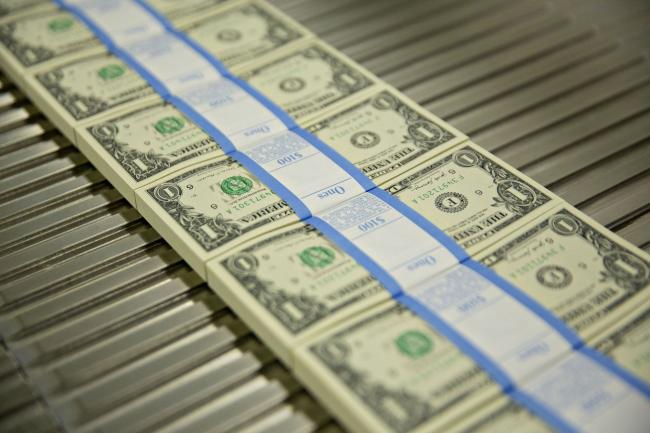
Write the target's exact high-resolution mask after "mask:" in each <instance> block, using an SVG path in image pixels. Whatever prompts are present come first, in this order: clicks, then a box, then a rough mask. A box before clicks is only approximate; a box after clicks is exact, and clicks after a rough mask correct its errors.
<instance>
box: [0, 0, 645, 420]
mask: <svg viewBox="0 0 650 433" xmlns="http://www.w3.org/2000/svg"><path fill="white" fill-rule="evenodd" d="M273 3H275V4H276V5H278V6H279V7H280V8H282V9H283V10H285V11H286V12H287V13H288V14H289V15H292V16H293V17H295V18H296V19H298V20H299V21H301V22H302V23H304V24H305V25H306V26H307V27H309V28H310V29H312V30H313V31H315V32H316V33H317V34H318V35H319V36H321V37H322V38H323V39H325V40H326V41H328V42H330V43H332V44H333V45H334V46H336V47H337V48H339V49H341V50H342V51H343V52H345V53H346V54H348V55H350V56H351V57H352V58H354V59H356V60H358V61H360V62H361V63H362V64H363V65H364V66H366V67H367V68H368V69H370V70H371V71H373V72H375V73H376V74H378V75H379V76H380V77H382V78H384V79H386V80H387V81H388V82H389V83H390V84H392V85H394V86H396V87H398V88H400V89H401V90H402V91H404V92H405V93H406V94H407V95H409V96H410V97H412V98H413V99H415V100H416V101H418V102H420V103H421V104H423V105H424V106H425V107H427V108H429V109H430V110H431V111H433V112H434V113H435V114H437V115H439V116H441V117H443V118H445V119H446V120H448V121H450V122H451V123H452V124H454V125H455V126H457V127H458V128H460V129H461V130H463V131H464V132H466V133H468V134H469V135H470V136H471V137H472V138H473V139H474V140H475V141H476V142H478V143H479V144H481V145H483V146H484V147H486V148H488V149H490V150H492V151H493V152H495V153H496V154H497V155H498V156H500V157H502V158H504V159H505V160H506V161H508V162H510V163H512V164H513V165H515V166H517V167H519V168H521V169H523V170H524V171H525V172H526V173H528V174H529V175H531V176H532V177H534V178H535V179H537V180H538V181H540V182H542V183H543V184H545V185H547V186H548V187H549V188H551V189H552V190H553V191H555V192H557V193H558V194H560V195H561V196H562V197H564V198H566V199H567V200H568V201H570V202H571V203H573V204H574V205H576V206H578V207H579V208H581V209H582V210H583V211H585V212H586V213H588V214H589V215H592V216H593V217H594V218H596V219H597V220H598V221H600V222H601V223H603V224H605V225H606V226H608V227H609V228H611V229H612V230H614V231H616V232H617V233H619V234H620V235H622V236H623V237H625V238H627V239H628V240H630V241H631V242H633V243H635V244H636V245H638V246H640V247H641V248H644V249H646V251H650V212H649V210H650V188H649V187H648V186H649V181H650V170H649V169H650V73H649V71H648V59H647V55H648V52H647V47H648V43H647V42H648V41H649V40H650V39H649V35H650V26H648V24H650V4H648V3H647V2H646V1H643V0H638V1H637V0H625V1H619V0H600V1H589V0H578V1H575V0H574V1H569V0H554V1H550V0H549V1H540V0H527V1H516V2H515V1H507V0H481V1H466V2H458V1H453V0H439V1H410V2H395V1H390V0H380V1H372V2H370V1H359V0H332V1H327V2H323V1H317V0H306V1H305V0H275V1H273ZM0 85H1V87H0V335H1V337H2V340H1V344H2V346H1V347H0V389H1V390H2V393H3V395H7V396H10V398H8V399H2V401H0V430H1V431H3V432H5V431H7V432H54V431H64V430H65V431H71V432H77V431H82V432H118V431H120V432H122V431H124V432H149V431H162V432H181V431H192V432H227V431H241V432H247V433H256V432H278V433H279V432H312V431H317V430H318V431H322V432H323V433H324V432H330V433H334V432H338V431H340V428H339V427H338V426H337V425H336V423H335V422H333V421H332V419H331V417H330V415H329V414H327V413H326V412H325V411H324V410H323V409H322V408H321V407H320V406H319V405H318V403H316V402H315V401H314V400H313V399H312V398H311V397H309V395H308V394H307V393H305V392H304V390H302V387H301V385H300V384H299V383H298V382H297V381H296V380H295V379H294V378H292V377H291V374H290V373H289V372H288V371H287V370H286V369H285V368H284V367H283V366H281V365H280V364H279V363H278V362H277V360H276V359H275V358H274V356H273V355H272V354H271V353H270V352H269V351H268V350H267V349H266V348H265V347H264V346H263V344H262V343H261V342H259V340H257V339H256V337H255V336H254V335H251V333H250V331H249V330H248V328H247V327H246V326H245V324H243V323H242V322H241V321H240V320H239V319H238V318H237V317H236V315H234V313H233V312H231V311H230V310H229V309H228V308H227V306H226V305H224V304H223V302H221V300H219V299H218V298H217V297H216V296H215V295H214V294H213V293H212V292H210V291H209V290H208V289H207V288H206V287H205V285H204V284H203V283H202V282H201V281H200V280H199V279H198V277H196V275H194V274H193V273H192V272H191V270H190V269H189V267H188V266H187V265H186V264H185V263H184V262H183V261H182V260H181V259H180V257H178V255H177V254H176V253H175V252H174V251H173V250H172V249H171V248H170V247H169V246H168V245H167V244H166V243H165V242H164V241H162V240H161V239H160V238H159V236H158V235H157V234H156V233H155V232H154V231H153V230H152V229H151V228H150V227H149V226H148V224H147V223H146V221H144V220H143V219H142V218H140V217H139V215H137V213H135V212H134V211H133V210H132V209H131V208H130V206H129V205H128V204H127V202H126V201H125V200H124V199H123V198H122V197H120V195H119V194H118V193H117V192H116V191H115V190H114V189H113V188H112V187H111V186H110V185H109V184H108V183H107V182H106V181H105V179H104V178H103V177H102V176H101V175H100V174H99V173H98V172H97V171H96V170H95V169H94V168H93V167H92V166H91V165H90V164H89V163H88V162H87V161H86V160H85V159H84V158H83V156H82V155H81V154H79V153H78V152H77V151H76V150H75V149H74V147H73V146H71V144H70V143H69V142H68V141H67V140H66V139H64V138H63V137H62V136H61V135H60V134H59V133H58V132H57V131H55V130H54V129H53V128H52V126H51V124H50V123H49V122H47V120H46V119H45V118H44V117H43V116H42V115H41V114H40V113H39V112H38V110H36V109H35V108H34V107H33V106H32V105H31V104H30V102H29V101H27V100H26V99H25V98H24V96H23V94H22V92H20V91H19V90H18V89H16V88H15V87H13V86H12V84H11V83H10V82H9V81H8V80H7V79H6V78H4V77H3V76H0Z"/></svg>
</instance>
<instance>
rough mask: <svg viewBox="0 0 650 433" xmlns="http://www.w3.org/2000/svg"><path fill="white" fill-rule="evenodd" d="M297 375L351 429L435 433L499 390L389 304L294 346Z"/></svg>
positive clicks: (435, 336) (421, 325) (427, 329)
mask: <svg viewBox="0 0 650 433" xmlns="http://www.w3.org/2000/svg"><path fill="white" fill-rule="evenodd" d="M296 372H297V374H298V376H299V377H300V378H302V379H303V381H305V383H306V384H307V385H308V386H309V387H310V388H311V389H312V390H313V391H314V392H315V393H316V394H317V395H319V396H320V398H321V401H323V402H324V403H325V404H326V405H329V408H330V410H332V411H334V413H337V414H338V415H339V417H340V418H341V419H342V420H343V421H344V423H345V425H346V426H347V427H348V428H350V429H351V431H355V432H373V433H378V432H381V433H384V432H394V433H406V432H411V431H418V432H420V431H437V430H438V429H442V428H443V427H449V426H450V425H452V424H453V423H454V422H456V420H457V418H458V417H459V416H462V415H464V414H465V413H467V412H468V411H471V410H473V409H476V407H478V406H480V405H481V404H484V403H485V402H486V401H487V400H489V399H490V398H494V397H496V396H497V395H498V394H499V392H500V389H499V387H498V386H497V385H496V383H494V382H493V381H492V380H491V379H490V378H489V377H488V376H487V374H486V373H485V372H483V370H481V369H480V368H479V367H478V366H477V365H476V364H475V363H474V362H473V361H472V360H471V359H470V358H469V357H467V356H466V355H464V354H463V353H462V352H461V351H460V350H459V349H458V348H457V347H456V346H455V345H454V344H453V343H451V342H450V341H449V340H447V339H446V338H444V337H443V336H441V335H440V334H438V333H437V332H436V331H434V330H433V329H432V328H431V326H430V325H429V324H428V323H426V322H425V321H424V320H422V319H420V318H419V317H418V316H416V315H415V314H413V313H412V312H410V311H409V310H406V309H405V308H404V307H402V306H399V305H397V304H395V302H394V301H392V300H391V301H387V302H386V303H384V304H383V305H382V306H381V307H378V308H376V309H374V310H371V311H368V312H367V313H366V314H364V315H363V316H361V317H359V318H356V319H355V320H351V321H348V322H347V323H345V324H344V325H341V326H339V327H337V328H336V329H334V330H332V331H331V332H329V333H328V334H326V335H324V336H322V337H320V338H318V339H317V340H316V341H315V342H313V343H310V344H308V345H306V346H305V347H303V348H301V349H299V351H298V355H297V366H296Z"/></svg>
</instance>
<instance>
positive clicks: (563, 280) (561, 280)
mask: <svg viewBox="0 0 650 433" xmlns="http://www.w3.org/2000/svg"><path fill="white" fill-rule="evenodd" d="M536 277H537V281H539V283H540V284H541V285H543V286H545V287H548V288H549V289H563V288H565V287H566V286H568V285H569V284H571V281H573V276H572V275H571V272H569V270H568V269H566V268H563V267H562V266H557V265H547V266H542V267H541V268H539V270H538V271H537V275H536Z"/></svg>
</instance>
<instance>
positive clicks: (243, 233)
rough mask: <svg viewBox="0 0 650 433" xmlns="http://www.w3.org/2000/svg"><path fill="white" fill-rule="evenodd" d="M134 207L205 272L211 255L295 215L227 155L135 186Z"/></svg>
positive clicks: (224, 250)
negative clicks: (136, 187) (139, 186)
mask: <svg viewBox="0 0 650 433" xmlns="http://www.w3.org/2000/svg"><path fill="white" fill-rule="evenodd" d="M136 203H137V209H138V211H140V213H142V214H143V215H144V216H145V217H146V218H147V219H148V220H149V222H151V223H152V225H153V226H154V228H155V229H156V230H158V232H160V233H161V234H162V235H163V236H164V237H165V238H166V239H167V240H168V241H169V242H170V243H171V244H172V246H173V247H174V248H175V249H176V250H177V251H178V252H179V253H180V254H181V256H183V258H185V260H187V261H188V263H189V264H190V265H191V266H192V267H193V268H194V269H195V270H196V271H197V272H198V273H199V274H200V275H201V276H203V277H204V278H205V276H206V274H205V263H206V262H207V260H208V259H209V258H212V257H215V256H217V255H219V254H223V253H225V252H227V251H228V250H229V249H230V248H233V247H235V246H237V245H238V244H240V243H242V242H244V241H246V240H249V239H252V238H254V237H255V236H259V235H260V234H263V233H265V232H267V231H271V230H273V229H277V228H278V227H281V226H282V225H286V224H289V223H291V222H295V221H297V220H298V217H297V216H296V215H295V213H294V212H293V210H292V209H291V208H290V207H289V205H288V204H287V203H285V202H284V201H283V200H282V199H281V198H280V197H279V196H277V195H276V194H275V193H274V192H273V191H271V190H270V189H269V188H268V187H267V186H266V185H264V184H263V183H262V182H260V181H259V180H258V179H257V178H256V177H255V176H254V175H253V174H252V173H250V172H249V171H248V170H246V169H245V168H244V167H242V166H241V165H240V164H239V163H238V162H236V161H235V160H233V159H232V158H230V157H221V158H215V159H214V160H210V161H206V162H202V163H197V164H195V165H193V166H190V167H189V168H187V169H184V170H181V171H179V172H176V173H174V174H172V175H170V176H167V177H165V178H162V179H161V180H159V181H157V182H155V183H153V184H152V185H149V186H147V187H144V188H140V189H139V190H138V191H137V192H136Z"/></svg>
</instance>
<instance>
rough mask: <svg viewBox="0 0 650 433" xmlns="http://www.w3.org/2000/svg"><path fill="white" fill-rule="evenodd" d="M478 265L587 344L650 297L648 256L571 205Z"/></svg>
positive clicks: (509, 240) (498, 247) (511, 239)
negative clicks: (565, 326)
mask: <svg viewBox="0 0 650 433" xmlns="http://www.w3.org/2000/svg"><path fill="white" fill-rule="evenodd" d="M479 261H480V262H481V263H483V264H484V265H486V266H488V267H490V268H492V269H493V270H494V271H496V272H497V273H498V274H499V275H501V276H502V277H504V278H506V279H507V280H509V281H510V282H511V283H512V284H514V285H515V286H516V287H518V288H519V289H521V290H523V291H524V292H525V293H527V294H528V295H530V296H532V297H533V298H534V299H535V300H537V301H538V302H539V303H541V304H542V305H543V306H545V307H546V308H548V309H549V310H551V311H552V312H553V313H555V314H556V315H557V317H559V318H560V319H562V320H563V321H564V322H565V323H567V324H568V325H569V326H570V327H572V328H573V329H574V330H576V331H577V332H578V333H579V334H580V336H582V338H583V339H585V340H589V339H591V338H592V337H594V336H596V335H598V334H600V333H602V332H604V331H605V330H606V329H607V328H608V327H609V326H611V325H612V324H613V323H616V322H617V321H618V320H620V319H621V318H622V317H624V316H625V315H626V314H628V313H629V312H630V311H631V310H633V309H634V308H636V307H637V306H638V305H639V303H640V302H642V301H643V300H644V299H647V298H648V296H649V292H648V290H649V289H648V286H649V285H650V259H649V258H648V256H647V254H645V253H644V252H643V251H641V250H639V249H638V248H636V247H634V246H633V245H631V244H629V243H628V242H626V241H624V240H623V239H621V238H619V237H618V236H616V235H614V234H613V233H611V232H609V231H607V229H605V228H604V227H602V226H600V225H599V224H598V223H596V222H595V221H593V220H591V219H590V218H588V217H587V216H586V215H583V214H581V213H580V212H579V211H577V210H575V209H573V208H571V207H569V206H568V205H563V206H562V207H561V208H559V209H557V210H554V211H553V212H551V213H550V214H547V215H545V216H543V217H541V218H539V219H537V220H535V221H533V222H531V223H530V224H528V225H527V226H526V227H523V228H521V229H519V230H517V231H516V232H515V233H513V234H512V235H511V236H509V237H508V238H506V239H504V240H503V241H502V242H499V243H498V244H496V245H494V246H493V247H490V248H489V249H488V250H486V251H485V252H484V253H483V254H482V256H481V257H480V259H479Z"/></svg>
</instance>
